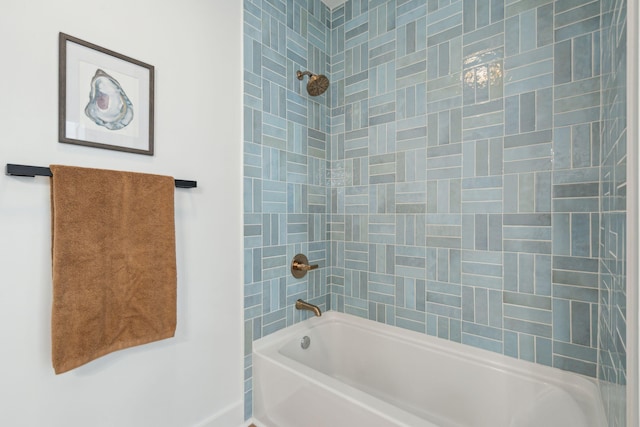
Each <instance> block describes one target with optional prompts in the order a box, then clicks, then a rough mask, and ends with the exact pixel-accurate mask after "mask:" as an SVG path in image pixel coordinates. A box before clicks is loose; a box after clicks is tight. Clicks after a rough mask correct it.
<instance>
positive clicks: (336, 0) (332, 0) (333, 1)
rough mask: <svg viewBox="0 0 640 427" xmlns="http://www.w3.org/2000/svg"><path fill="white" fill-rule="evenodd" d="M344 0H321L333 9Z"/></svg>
mask: <svg viewBox="0 0 640 427" xmlns="http://www.w3.org/2000/svg"><path fill="white" fill-rule="evenodd" d="M345 1H346V0H322V3H324V4H326V5H327V6H329V9H333V8H335V7H338V6H340V5H341V4H343V3H344V2H345Z"/></svg>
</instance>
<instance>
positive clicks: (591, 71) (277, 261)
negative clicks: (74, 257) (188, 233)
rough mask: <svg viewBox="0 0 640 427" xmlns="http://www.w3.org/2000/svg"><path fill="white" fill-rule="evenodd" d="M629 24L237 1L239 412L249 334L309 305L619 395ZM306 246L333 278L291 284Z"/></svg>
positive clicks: (398, 2) (576, 13)
mask: <svg viewBox="0 0 640 427" xmlns="http://www.w3.org/2000/svg"><path fill="white" fill-rule="evenodd" d="M625 21H626V2H625V0H601V1H600V0H555V1H554V0H532V1H517V0H427V1H424V2H419V1H407V0H348V1H347V2H346V3H345V4H344V5H342V6H339V7H337V8H335V9H334V10H332V11H329V10H328V9H327V7H326V6H324V4H323V3H321V2H320V1H319V0H286V1H285V0H245V13H244V64H245V66H244V71H245V78H244V97H245V101H244V106H245V111H244V139H245V141H244V152H245V161H244V179H245V182H244V185H245V187H244V188H245V192H244V194H245V202H244V206H245V357H246V359H245V368H246V375H245V381H246V382H245V392H246V399H245V405H246V406H245V408H246V411H245V415H246V416H247V417H249V416H250V415H251V405H252V398H251V389H252V385H251V375H252V374H251V367H252V362H251V345H252V344H251V343H252V341H253V340H254V339H258V338H260V337H262V336H264V335H267V334H269V333H271V332H274V331H277V330H279V329H281V328H284V327H286V326H289V325H291V324H293V323H295V322H298V321H300V320H302V319H304V318H306V317H307V316H308V314H307V313H299V312H297V311H296V310H294V308H293V303H294V302H295V299H297V298H300V297H301V298H306V299H308V300H310V301H311V302H313V303H315V304H317V305H319V306H320V307H321V308H322V309H323V310H325V309H326V310H337V311H341V312H346V313H349V314H353V315H357V316H361V317H364V318H369V319H373V320H376V321H379V322H383V323H386V324H390V325H395V326H399V327H402V328H407V329H411V330H415V331H419V332H422V333H426V334H429V335H434V336H438V337H441V338H445V339H450V340H453V341H457V342H461V343H464V344H468V345H472V346H475V347H480V348H484V349H488V350H490V351H494V352H498V353H502V354H505V355H508V356H511V357H515V358H519V359H524V360H529V361H532V362H536V363H540V364H543V365H548V366H553V367H557V368H560V369H565V370H569V371H573V372H578V373H580V374H584V375H588V376H591V377H598V378H601V379H603V380H604V381H606V382H608V383H614V384H619V385H622V386H624V384H625V376H626V368H625V366H626V360H625V354H626V351H625V342H624V337H625V332H624V331H625V320H624V319H625V312H624V310H625V294H626V293H625V265H624V262H625V253H624V247H625V244H624V236H625V224H626V222H625V219H626V216H625V215H626V214H625V211H626V206H625V200H626V196H625V193H624V191H625V185H624V183H625V182H626V168H625V162H624V159H625V155H626V146H625V142H624V141H625V139H624V135H625V130H626V124H625V122H624V119H625V117H624V114H625V108H624V104H625V102H626V101H625V99H626V98H625V96H626V82H625V80H624V79H625V66H626V64H625V58H624V46H625V45H626V39H625V35H624V33H625V28H626V27H625ZM298 69H303V70H304V69H310V70H311V71H312V72H315V73H321V74H326V75H327V76H329V78H330V80H331V86H330V88H329V90H328V92H327V93H326V94H324V95H322V96H320V97H316V98H313V97H310V96H308V94H307V93H306V91H305V90H304V86H305V84H306V80H305V81H304V82H299V81H298V80H297V79H296V78H295V71H296V70H298ZM298 252H304V253H307V255H309V258H310V261H311V262H314V263H318V264H320V266H321V267H322V268H320V269H319V270H316V271H314V272H311V273H310V274H309V275H308V276H307V278H305V279H304V280H296V279H293V278H292V277H291V275H290V274H289V272H288V267H287V266H288V265H289V263H290V260H291V258H292V257H293V255H294V254H295V253H298ZM606 390H608V388H603V396H605V401H606V403H607V411H608V416H609V420H610V425H620V426H622V425H625V420H624V408H622V409H619V408H620V407H619V406H616V403H615V401H614V400H615V396H613V395H608V394H607V391H606ZM615 408H618V409H617V410H616V409H615Z"/></svg>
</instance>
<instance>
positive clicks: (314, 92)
mask: <svg viewBox="0 0 640 427" xmlns="http://www.w3.org/2000/svg"><path fill="white" fill-rule="evenodd" d="M305 75H307V76H309V82H307V92H309V95H311V96H318V95H322V94H323V93H324V91H326V90H327V88H328V87H329V79H328V78H327V76H325V75H323V74H313V73H312V72H311V71H304V72H303V71H300V70H298V71H296V76H297V77H298V80H302V78H303V77H304V76H305Z"/></svg>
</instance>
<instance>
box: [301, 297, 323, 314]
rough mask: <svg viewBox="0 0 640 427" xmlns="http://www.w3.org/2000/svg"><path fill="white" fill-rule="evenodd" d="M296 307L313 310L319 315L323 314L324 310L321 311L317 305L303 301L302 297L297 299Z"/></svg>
mask: <svg viewBox="0 0 640 427" xmlns="http://www.w3.org/2000/svg"><path fill="white" fill-rule="evenodd" d="M296 308H297V309H298V310H309V311H313V314H315V315H316V316H318V317H320V316H322V312H321V311H320V308H319V307H318V306H317V305H313V304H310V303H308V302H306V301H303V300H301V299H299V300H297V301H296Z"/></svg>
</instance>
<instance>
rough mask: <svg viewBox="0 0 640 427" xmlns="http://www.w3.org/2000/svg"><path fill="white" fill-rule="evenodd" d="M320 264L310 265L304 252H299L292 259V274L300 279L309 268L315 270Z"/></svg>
mask: <svg viewBox="0 0 640 427" xmlns="http://www.w3.org/2000/svg"><path fill="white" fill-rule="evenodd" d="M316 268H318V264H314V265H309V259H307V257H306V256H305V255H303V254H298V255H296V256H294V257H293V260H291V274H292V275H293V277H295V278H296V279H300V278H302V277H304V276H305V275H306V274H307V271H309V270H315V269H316Z"/></svg>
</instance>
